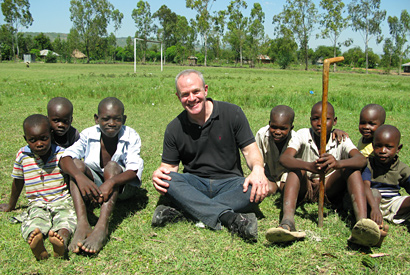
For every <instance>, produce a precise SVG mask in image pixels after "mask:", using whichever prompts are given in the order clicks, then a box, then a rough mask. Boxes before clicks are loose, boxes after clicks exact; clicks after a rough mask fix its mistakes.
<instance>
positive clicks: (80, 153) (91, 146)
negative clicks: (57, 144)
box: [62, 125, 144, 182]
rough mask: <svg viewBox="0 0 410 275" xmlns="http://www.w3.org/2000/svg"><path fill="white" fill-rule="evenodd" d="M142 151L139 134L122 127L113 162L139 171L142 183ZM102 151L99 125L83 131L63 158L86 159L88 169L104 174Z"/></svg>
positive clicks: (138, 174)
mask: <svg viewBox="0 0 410 275" xmlns="http://www.w3.org/2000/svg"><path fill="white" fill-rule="evenodd" d="M140 149H141V138H140V136H139V135H138V133H137V132H136V131H135V130H134V129H132V128H130V127H128V126H122V128H121V130H120V132H119V133H118V144H117V150H116V151H115V153H114V155H113V156H112V158H111V161H115V162H116V163H118V164H119V165H120V166H122V167H125V170H132V171H137V177H138V179H139V180H140V182H141V176H142V170H143V169H144V161H143V160H142V158H141V157H140ZM100 151H101V129H100V126H99V125H95V126H93V127H90V128H87V129H85V130H84V131H82V132H81V133H80V139H79V140H77V141H76V142H75V143H74V144H73V145H72V146H70V147H68V148H67V149H66V150H65V152H64V154H63V156H62V157H66V156H70V157H72V158H76V159H84V163H85V164H86V165H87V166H88V167H90V168H91V169H93V170H94V171H95V172H97V173H100V174H102V173H103V172H104V169H103V168H101V167H100Z"/></svg>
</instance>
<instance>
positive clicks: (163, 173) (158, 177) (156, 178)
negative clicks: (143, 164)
mask: <svg viewBox="0 0 410 275" xmlns="http://www.w3.org/2000/svg"><path fill="white" fill-rule="evenodd" d="M169 173H171V171H170V170H169V169H167V168H165V167H162V166H161V167H159V168H158V169H157V170H155V171H154V173H153V174H152V183H153V184H154V187H155V189H156V190H157V191H158V192H159V193H160V194H161V195H165V193H166V192H167V188H168V187H169V184H168V183H167V182H165V181H164V180H171V177H170V176H169Z"/></svg>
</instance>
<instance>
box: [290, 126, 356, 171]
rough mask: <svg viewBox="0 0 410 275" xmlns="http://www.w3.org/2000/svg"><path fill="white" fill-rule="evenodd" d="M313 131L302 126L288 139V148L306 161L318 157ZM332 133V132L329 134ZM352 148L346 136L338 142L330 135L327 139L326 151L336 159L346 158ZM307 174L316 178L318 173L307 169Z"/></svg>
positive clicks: (352, 145) (354, 147)
mask: <svg viewBox="0 0 410 275" xmlns="http://www.w3.org/2000/svg"><path fill="white" fill-rule="evenodd" d="M314 134H315V133H314V132H313V129H312V128H303V129H300V130H299V131H297V132H296V135H295V136H294V137H292V139H291V140H290V141H289V145H288V148H293V149H295V150H296V152H297V154H299V153H301V157H300V158H301V159H302V160H303V161H306V162H314V161H315V160H317V159H318V158H319V155H320V152H319V149H318V148H317V146H316V143H315V141H314V139H313V136H314ZM330 135H332V134H330ZM353 149H357V148H356V146H354V144H353V142H352V141H351V140H350V138H346V140H345V141H341V142H340V143H339V142H338V141H337V140H336V139H335V140H332V137H330V138H329V141H328V142H327V144H326V153H328V154H331V155H333V156H334V157H335V159H336V160H342V159H348V158H349V157H350V156H349V152H350V151H351V150H353ZM332 171H333V170H331V171H328V172H327V173H326V174H329V173H331V172H332ZM307 175H308V177H310V178H317V177H319V174H313V173H311V172H309V171H307Z"/></svg>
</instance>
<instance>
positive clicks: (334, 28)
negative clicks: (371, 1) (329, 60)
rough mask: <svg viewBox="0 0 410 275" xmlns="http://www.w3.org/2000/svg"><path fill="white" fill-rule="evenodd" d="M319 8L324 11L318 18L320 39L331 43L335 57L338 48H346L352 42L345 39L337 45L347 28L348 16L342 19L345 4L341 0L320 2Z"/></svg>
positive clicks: (334, 69) (334, 66)
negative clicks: (320, 28) (326, 39)
mask: <svg viewBox="0 0 410 275" xmlns="http://www.w3.org/2000/svg"><path fill="white" fill-rule="evenodd" d="M320 6H321V7H322V9H323V10H324V11H325V12H324V13H323V14H321V16H320V18H321V19H320V25H321V26H322V27H323V28H324V29H323V30H322V32H321V34H320V37H322V38H328V39H330V41H332V46H333V57H336V51H337V48H338V47H340V46H342V45H344V46H347V47H348V46H350V44H351V42H352V40H351V39H347V40H346V41H344V42H343V43H339V45H338V43H337V42H338V40H339V38H340V35H341V33H342V31H344V30H345V29H346V28H347V27H348V26H349V21H350V16H347V17H343V13H344V7H345V4H344V3H343V2H342V0H322V1H320ZM318 36H319V35H318ZM333 71H336V63H334V64H333Z"/></svg>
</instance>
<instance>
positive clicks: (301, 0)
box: [272, 0, 317, 70]
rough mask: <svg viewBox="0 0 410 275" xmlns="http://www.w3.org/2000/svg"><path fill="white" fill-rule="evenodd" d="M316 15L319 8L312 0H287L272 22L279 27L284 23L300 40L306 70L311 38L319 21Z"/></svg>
mask: <svg viewBox="0 0 410 275" xmlns="http://www.w3.org/2000/svg"><path fill="white" fill-rule="evenodd" d="M316 15H317V9H316V7H315V4H313V2H312V0H286V4H285V5H284V6H283V11H282V12H281V13H279V14H278V15H275V16H274V17H273V22H272V23H273V24H276V25H277V29H281V28H282V25H284V26H285V27H286V28H287V29H289V30H291V31H292V32H293V34H294V35H295V38H296V39H297V40H298V41H299V44H300V48H301V49H302V50H303V51H304V55H305V65H306V67H305V70H307V69H308V60H309V51H308V50H309V39H310V36H311V35H312V32H313V29H314V25H315V23H316V22H317V19H316Z"/></svg>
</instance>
